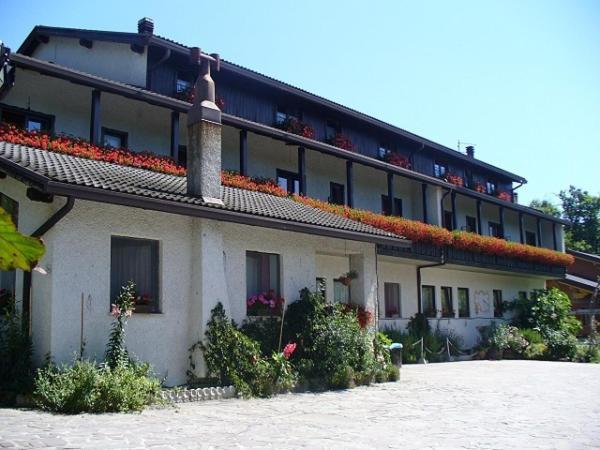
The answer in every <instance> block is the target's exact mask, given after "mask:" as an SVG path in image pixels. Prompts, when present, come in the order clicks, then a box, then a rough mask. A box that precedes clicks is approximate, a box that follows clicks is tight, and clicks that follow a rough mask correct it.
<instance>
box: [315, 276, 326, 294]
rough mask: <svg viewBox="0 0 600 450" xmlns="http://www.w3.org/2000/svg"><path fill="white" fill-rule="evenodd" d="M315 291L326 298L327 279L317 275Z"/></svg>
mask: <svg viewBox="0 0 600 450" xmlns="http://www.w3.org/2000/svg"><path fill="white" fill-rule="evenodd" d="M316 281H317V283H316V284H317V293H318V294H321V295H322V296H323V298H327V279H325V278H322V277H317V280H316Z"/></svg>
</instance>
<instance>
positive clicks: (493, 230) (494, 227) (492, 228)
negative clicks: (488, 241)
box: [489, 222, 502, 238]
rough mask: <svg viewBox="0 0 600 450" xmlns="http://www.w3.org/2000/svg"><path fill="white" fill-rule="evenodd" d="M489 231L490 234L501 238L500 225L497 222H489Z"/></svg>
mask: <svg viewBox="0 0 600 450" xmlns="http://www.w3.org/2000/svg"><path fill="white" fill-rule="evenodd" d="M489 232H490V236H494V237H497V238H502V227H501V226H500V224H499V223H495V222H489Z"/></svg>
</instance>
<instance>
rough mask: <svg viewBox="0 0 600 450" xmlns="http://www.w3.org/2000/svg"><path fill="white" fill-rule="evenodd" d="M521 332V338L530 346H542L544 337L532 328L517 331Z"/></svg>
mask: <svg viewBox="0 0 600 450" xmlns="http://www.w3.org/2000/svg"><path fill="white" fill-rule="evenodd" d="M519 331H520V332H521V336H523V338H524V339H525V340H526V341H527V342H528V343H529V344H530V345H531V344H544V336H542V334H541V333H540V332H539V331H538V330H534V329H533V328H521V329H520V330H519Z"/></svg>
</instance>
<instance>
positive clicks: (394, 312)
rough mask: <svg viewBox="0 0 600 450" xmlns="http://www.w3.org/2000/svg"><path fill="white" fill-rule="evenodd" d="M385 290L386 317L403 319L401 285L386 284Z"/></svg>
mask: <svg viewBox="0 0 600 450" xmlns="http://www.w3.org/2000/svg"><path fill="white" fill-rule="evenodd" d="M383 289H384V301H385V317H402V310H401V305H400V285H399V284H398V283H385V284H384V286H383Z"/></svg>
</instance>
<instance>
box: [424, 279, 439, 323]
mask: <svg viewBox="0 0 600 450" xmlns="http://www.w3.org/2000/svg"><path fill="white" fill-rule="evenodd" d="M421 301H422V303H423V314H425V317H435V316H436V310H435V287H434V286H427V285H424V286H423V287H422V288H421Z"/></svg>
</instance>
